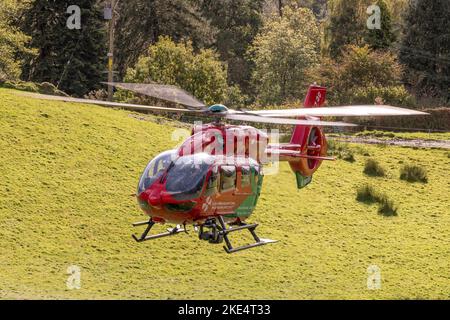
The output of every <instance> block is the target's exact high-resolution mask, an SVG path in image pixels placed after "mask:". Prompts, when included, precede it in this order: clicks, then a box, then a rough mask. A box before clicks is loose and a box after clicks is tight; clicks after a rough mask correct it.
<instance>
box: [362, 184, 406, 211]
mask: <svg viewBox="0 0 450 320" xmlns="http://www.w3.org/2000/svg"><path fill="white" fill-rule="evenodd" d="M356 200H357V201H359V202H364V203H367V204H372V203H378V204H379V206H378V213H380V214H382V215H383V216H386V217H392V216H397V215H398V214H397V211H398V208H397V206H396V205H395V203H394V201H392V200H391V199H389V198H388V196H386V195H385V194H382V193H379V192H377V191H376V190H375V189H374V188H373V187H372V186H371V185H369V184H365V185H363V186H361V187H359V188H358V189H357V192H356Z"/></svg>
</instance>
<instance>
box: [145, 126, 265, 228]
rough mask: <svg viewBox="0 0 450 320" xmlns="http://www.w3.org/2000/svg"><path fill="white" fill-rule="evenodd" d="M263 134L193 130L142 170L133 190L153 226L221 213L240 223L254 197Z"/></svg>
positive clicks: (231, 128)
mask: <svg viewBox="0 0 450 320" xmlns="http://www.w3.org/2000/svg"><path fill="white" fill-rule="evenodd" d="M267 144H268V137H267V135H266V134H265V133H264V132H262V131H260V130H257V129H255V128H253V127H247V126H230V125H216V124H208V125H203V126H197V127H195V128H194V129H193V132H192V135H191V136H190V137H189V138H188V139H187V140H186V141H185V142H184V143H183V144H182V145H181V146H180V147H179V148H177V149H175V150H169V151H166V152H163V153H161V154H160V155H158V156H157V157H155V158H154V159H153V160H151V161H150V162H149V164H148V165H147V167H146V168H145V170H144V172H143V174H142V176H141V178H140V181H139V186H138V190H137V198H138V203H139V206H140V207H141V209H142V210H143V211H144V212H145V213H146V214H147V215H149V216H150V217H151V218H152V219H153V221H155V222H162V223H164V222H171V223H177V224H183V223H194V224H195V223H201V222H202V221H204V220H206V219H208V218H210V217H214V216H216V215H221V216H224V217H225V218H227V219H228V220H229V221H233V220H236V221H244V220H245V219H246V218H248V217H249V216H250V215H251V214H252V212H253V210H254V209H255V206H256V203H257V201H258V197H259V195H260V191H261V187H262V182H263V172H262V164H263V163H264V161H265V150H266V147H267Z"/></svg>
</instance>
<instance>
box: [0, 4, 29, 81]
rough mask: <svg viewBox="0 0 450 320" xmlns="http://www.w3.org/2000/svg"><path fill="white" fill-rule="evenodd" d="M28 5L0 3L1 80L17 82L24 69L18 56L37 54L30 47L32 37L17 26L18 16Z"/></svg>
mask: <svg viewBox="0 0 450 320" xmlns="http://www.w3.org/2000/svg"><path fill="white" fill-rule="evenodd" d="M26 5H27V2H26V1H22V2H17V1H15V0H8V1H7V0H4V1H2V2H1V3H0V80H6V79H7V80H17V79H18V78H19V76H20V74H21V68H22V61H21V59H19V58H18V56H21V55H28V56H32V55H33V54H34V53H35V51H34V50H31V49H30V48H29V47H28V43H29V42H30V37H28V36H26V35H25V34H24V33H23V32H21V31H20V30H19V28H17V26H16V25H15V22H16V18H17V16H18V15H19V14H20V12H21V11H22V10H23V9H24V8H25V6H26Z"/></svg>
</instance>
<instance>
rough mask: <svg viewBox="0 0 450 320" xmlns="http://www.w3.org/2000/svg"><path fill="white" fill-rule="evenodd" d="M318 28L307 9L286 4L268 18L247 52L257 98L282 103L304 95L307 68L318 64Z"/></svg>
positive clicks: (268, 102) (265, 103)
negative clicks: (277, 13)
mask: <svg viewBox="0 0 450 320" xmlns="http://www.w3.org/2000/svg"><path fill="white" fill-rule="evenodd" d="M320 37H321V35H320V31H319V28H318V26H317V22H316V20H315V17H314V15H313V13H312V12H311V11H310V10H309V9H305V8H300V9H292V8H290V7H286V8H285V9H284V14H283V16H282V17H278V16H275V17H272V18H271V19H269V20H268V21H267V22H266V23H265V25H264V27H263V29H262V31H261V33H260V34H258V36H257V37H256V38H255V41H254V43H253V45H252V47H251V49H250V51H249V54H250V55H251V59H252V60H253V61H254V63H255V71H254V73H253V76H252V78H253V82H254V85H255V88H256V92H257V100H258V101H259V102H260V103H261V104H263V105H268V104H281V103H284V102H286V101H288V100H294V99H299V98H300V97H302V96H303V91H302V90H300V88H303V87H305V84H306V82H307V81H308V79H307V72H306V70H307V69H308V68H310V67H311V66H314V65H315V64H317V62H318V59H319V56H318V53H319V47H320Z"/></svg>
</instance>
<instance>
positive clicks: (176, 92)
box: [103, 82, 205, 109]
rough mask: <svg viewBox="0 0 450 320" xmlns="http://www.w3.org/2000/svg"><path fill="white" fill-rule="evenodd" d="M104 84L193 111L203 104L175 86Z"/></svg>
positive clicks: (200, 107) (202, 106) (203, 105)
mask: <svg viewBox="0 0 450 320" xmlns="http://www.w3.org/2000/svg"><path fill="white" fill-rule="evenodd" d="M103 83H104V84H107V85H111V86H114V87H116V88H120V89H125V90H130V91H133V92H136V93H140V94H143V95H146V96H149V97H154V98H157V99H161V100H166V101H169V102H174V103H178V104H181V105H184V106H187V107H191V108H195V109H203V108H204V107H205V104H204V103H203V102H201V101H200V100H198V99H197V98H195V97H193V96H192V95H191V94H189V93H188V92H186V91H185V90H183V89H181V88H178V87H176V86H169V85H162V84H154V83H119V82H103Z"/></svg>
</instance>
